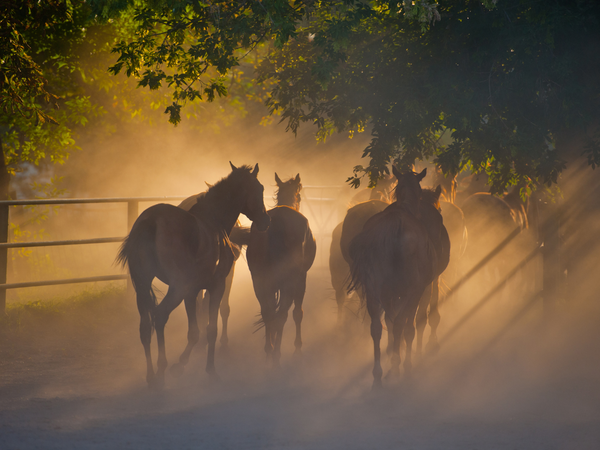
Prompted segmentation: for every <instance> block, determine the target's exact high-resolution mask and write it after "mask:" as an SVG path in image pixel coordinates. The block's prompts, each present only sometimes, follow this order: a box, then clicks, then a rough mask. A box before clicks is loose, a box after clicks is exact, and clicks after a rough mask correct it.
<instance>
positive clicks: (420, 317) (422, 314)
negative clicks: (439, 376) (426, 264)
mask: <svg viewBox="0 0 600 450" xmlns="http://www.w3.org/2000/svg"><path fill="white" fill-rule="evenodd" d="M432 292H433V291H432V285H431V284H430V285H429V286H427V287H426V288H425V291H424V292H423V295H422V296H421V299H420V300H419V307H418V309H417V316H416V319H415V321H416V323H417V357H420V356H421V354H422V350H423V333H424V332H425V326H426V325H427V308H428V307H430V305H431V302H432V300H431V298H432Z"/></svg>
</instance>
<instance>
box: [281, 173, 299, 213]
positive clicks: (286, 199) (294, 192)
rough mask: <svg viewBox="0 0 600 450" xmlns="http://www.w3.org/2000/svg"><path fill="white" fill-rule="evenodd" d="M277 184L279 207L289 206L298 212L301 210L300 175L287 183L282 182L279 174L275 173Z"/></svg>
mask: <svg viewBox="0 0 600 450" xmlns="http://www.w3.org/2000/svg"><path fill="white" fill-rule="evenodd" d="M275 182H276V183H277V188H278V189H277V193H276V195H277V206H289V207H290V208H294V209H295V210H296V211H299V210H300V201H301V197H300V191H301V190H302V183H301V182H300V174H298V175H296V178H290V179H289V180H287V181H281V179H280V178H279V176H278V175H277V172H276V173H275Z"/></svg>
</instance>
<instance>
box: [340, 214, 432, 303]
mask: <svg viewBox="0 0 600 450" xmlns="http://www.w3.org/2000/svg"><path fill="white" fill-rule="evenodd" d="M350 256H351V260H352V263H351V276H352V286H351V289H355V288H357V287H360V288H362V289H364V290H365V292H366V293H367V296H369V292H374V290H375V289H378V286H380V285H381V284H382V283H383V284H390V285H391V284H393V285H394V286H395V288H394V289H397V290H398V291H399V292H400V294H401V295H402V293H403V292H404V290H405V289H407V288H409V287H410V286H413V285H414V284H415V283H418V284H422V285H423V286H426V285H427V284H429V283H431V281H433V279H434V277H435V276H436V271H437V267H438V263H437V253H436V249H435V246H434V245H433V243H432V241H431V239H430V237H429V233H428V231H427V229H426V228H425V227H424V226H423V223H422V221H421V220H420V219H419V218H417V217H415V216H414V215H413V214H412V213H411V212H409V211H407V210H404V209H403V208H402V207H401V206H399V205H397V204H392V205H390V206H388V207H387V208H386V209H385V210H384V211H382V212H379V213H377V214H375V215H374V216H373V217H371V218H370V219H369V220H368V221H367V222H366V223H365V225H364V227H363V230H362V231H361V232H360V233H359V234H358V235H357V236H356V237H355V238H354V240H353V241H352V243H351V245H350Z"/></svg>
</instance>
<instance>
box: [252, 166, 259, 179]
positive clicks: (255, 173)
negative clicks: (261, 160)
mask: <svg viewBox="0 0 600 450" xmlns="http://www.w3.org/2000/svg"><path fill="white" fill-rule="evenodd" d="M252 175H254V176H255V177H256V176H258V163H256V165H255V166H254V170H253V171H252Z"/></svg>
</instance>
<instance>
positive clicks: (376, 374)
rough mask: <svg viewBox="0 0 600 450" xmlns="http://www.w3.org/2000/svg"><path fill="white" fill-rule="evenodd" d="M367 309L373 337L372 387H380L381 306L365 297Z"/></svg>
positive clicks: (381, 372)
mask: <svg viewBox="0 0 600 450" xmlns="http://www.w3.org/2000/svg"><path fill="white" fill-rule="evenodd" d="M367 311H369V316H370V317H371V338H372V339H373V354H374V358H373V389H374V390H375V389H380V388H381V387H382V384H381V377H382V376H383V370H382V369H381V347H380V343H381V332H382V329H383V327H382V326H381V307H380V305H379V302H376V301H374V299H371V301H369V299H367Z"/></svg>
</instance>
